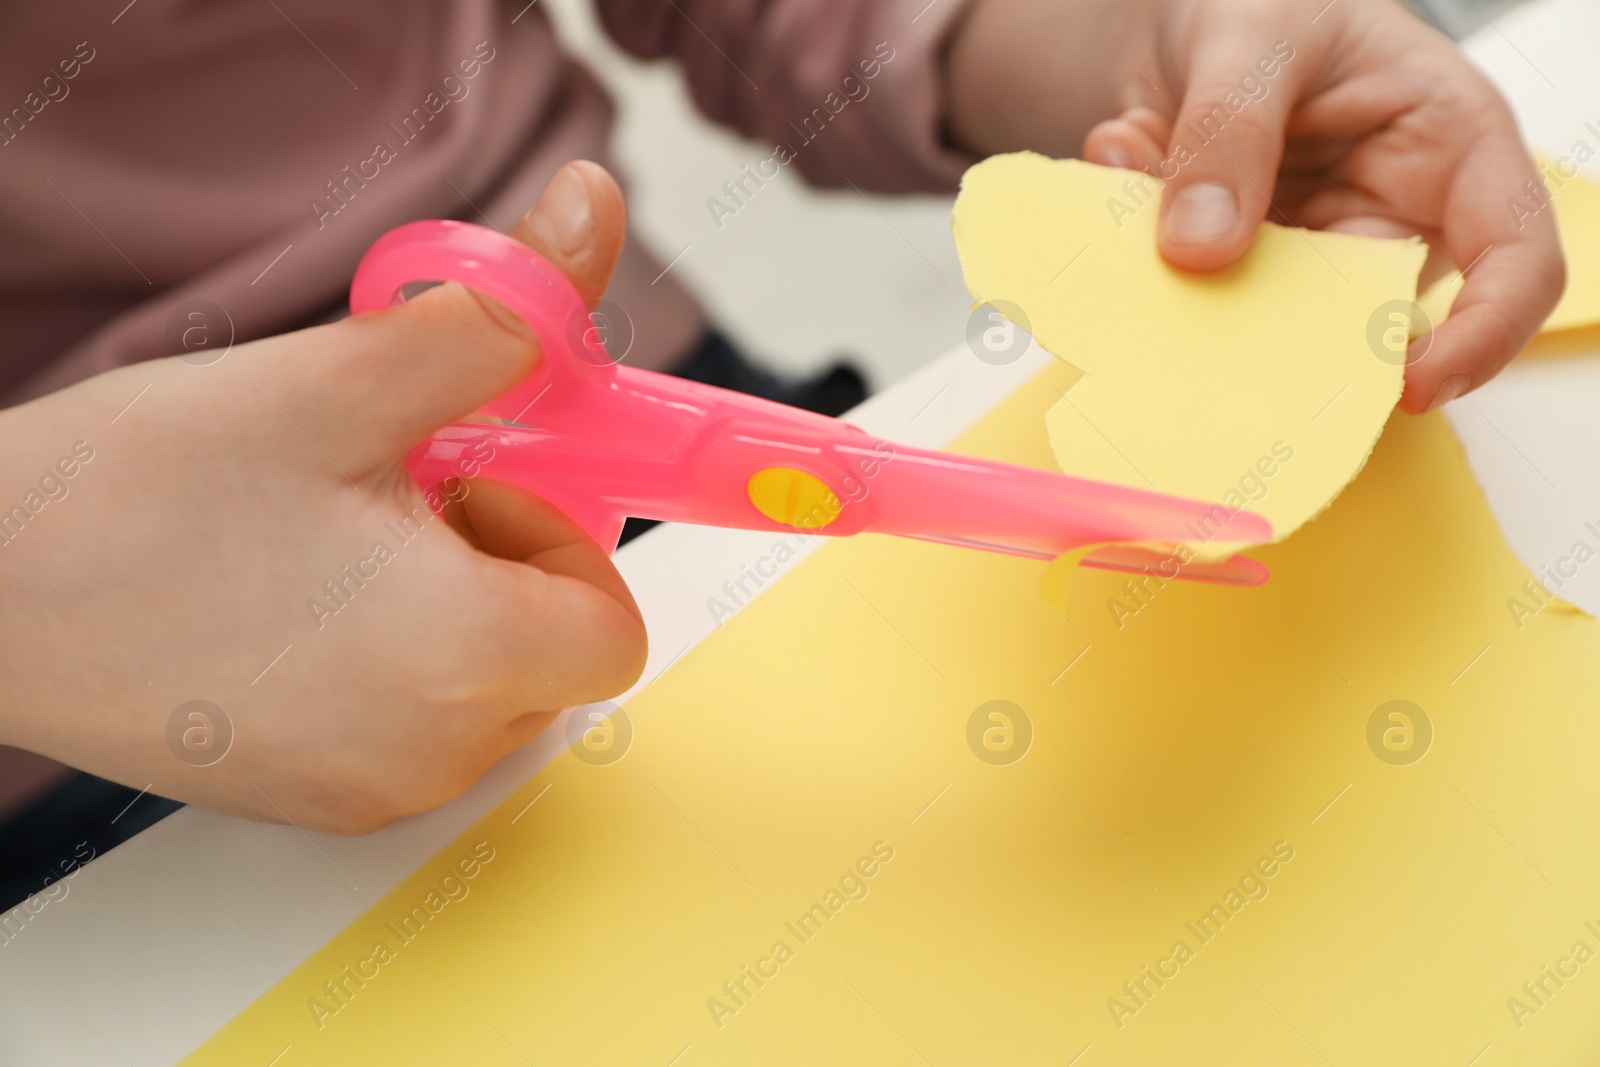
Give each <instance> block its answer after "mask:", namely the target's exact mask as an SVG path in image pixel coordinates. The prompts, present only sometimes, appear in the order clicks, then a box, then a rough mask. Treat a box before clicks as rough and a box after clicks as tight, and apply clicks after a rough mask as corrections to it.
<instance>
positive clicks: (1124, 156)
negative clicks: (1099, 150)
mask: <svg viewBox="0 0 1600 1067" xmlns="http://www.w3.org/2000/svg"><path fill="white" fill-rule="evenodd" d="M1105 153H1106V162H1107V163H1108V164H1109V165H1110V166H1113V167H1121V168H1122V169H1123V170H1129V169H1131V168H1132V167H1133V160H1132V159H1131V158H1130V157H1129V156H1128V153H1127V152H1125V151H1123V149H1122V146H1121V145H1115V144H1110V145H1106V147H1105Z"/></svg>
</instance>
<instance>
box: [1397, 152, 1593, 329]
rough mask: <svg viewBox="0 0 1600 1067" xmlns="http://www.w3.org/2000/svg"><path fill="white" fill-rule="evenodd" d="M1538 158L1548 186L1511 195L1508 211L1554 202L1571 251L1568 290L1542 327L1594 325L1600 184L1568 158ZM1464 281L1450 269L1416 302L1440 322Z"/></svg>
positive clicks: (1531, 210) (1529, 211) (1524, 213)
mask: <svg viewBox="0 0 1600 1067" xmlns="http://www.w3.org/2000/svg"><path fill="white" fill-rule="evenodd" d="M1537 162H1538V165H1539V170H1540V172H1541V173H1542V174H1543V175H1544V177H1545V190H1546V191H1544V192H1540V193H1539V196H1538V198H1537V199H1536V198H1535V197H1534V195H1533V193H1531V192H1529V191H1527V190H1524V191H1523V192H1522V195H1520V196H1517V197H1512V198H1508V199H1507V201H1506V210H1507V211H1508V212H1510V213H1511V214H1512V215H1514V216H1516V217H1519V218H1525V217H1528V216H1531V215H1534V214H1537V213H1538V212H1541V211H1546V210H1550V209H1551V208H1552V207H1553V209H1554V211H1555V213H1556V225H1557V228H1558V229H1559V230H1560V231H1561V246H1562V250H1563V251H1565V252H1566V255H1567V290H1566V292H1565V293H1563V294H1562V296H1561V302H1560V303H1558V304H1557V305H1556V307H1555V310H1554V311H1552V312H1551V313H1550V317H1549V318H1547V319H1545V320H1544V326H1543V327H1541V329H1540V332H1541V333H1555V332H1557V331H1561V330H1573V329H1577V328H1579V327H1584V326H1593V325H1595V324H1597V323H1600V183H1596V182H1594V181H1591V180H1590V179H1588V178H1585V177H1584V176H1583V175H1582V174H1576V173H1573V171H1574V170H1575V168H1574V167H1573V166H1572V164H1570V163H1568V164H1565V165H1558V164H1557V163H1555V162H1554V161H1552V160H1548V159H1541V160H1538V161H1537ZM1541 201H1543V204H1541ZM1490 254H1491V255H1492V254H1493V251H1492V250H1491V252H1490ZM1461 285H1462V277H1461V272H1460V271H1451V272H1450V273H1449V274H1446V275H1445V276H1444V277H1442V278H1440V279H1439V280H1438V281H1436V282H1434V283H1433V284H1432V285H1431V286H1429V287H1428V291H1427V292H1426V293H1425V294H1424V295H1423V296H1422V297H1421V298H1420V299H1419V300H1418V301H1417V302H1418V303H1420V304H1421V305H1422V308H1423V310H1424V311H1426V312H1427V313H1428V319H1429V321H1431V322H1432V323H1434V324H1435V325H1437V324H1438V323H1441V322H1443V321H1444V320H1445V318H1446V317H1447V316H1448V315H1449V314H1450V305H1452V304H1454V303H1455V299H1456V294H1458V293H1459V292H1461Z"/></svg>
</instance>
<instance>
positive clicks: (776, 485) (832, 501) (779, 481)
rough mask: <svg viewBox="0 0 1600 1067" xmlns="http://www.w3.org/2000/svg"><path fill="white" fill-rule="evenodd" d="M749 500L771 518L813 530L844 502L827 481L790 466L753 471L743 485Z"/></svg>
mask: <svg viewBox="0 0 1600 1067" xmlns="http://www.w3.org/2000/svg"><path fill="white" fill-rule="evenodd" d="M745 491H746V492H747V493H749V495H750V503H752V504H754V505H755V506H756V510H757V511H759V512H761V514H763V515H765V516H766V517H767V518H769V519H771V520H772V521H773V522H781V523H783V524H784V525H785V526H797V527H800V528H801V529H806V530H816V529H820V528H821V527H823V526H827V525H828V524H829V523H831V522H833V520H835V519H837V518H838V517H839V513H840V512H841V511H843V510H844V504H843V502H841V501H840V500H839V497H838V494H836V493H835V492H834V491H833V490H832V489H829V488H828V483H827V482H824V481H823V480H822V479H821V478H818V477H816V476H815V475H812V474H807V473H806V472H805V471H802V470H795V469H794V468H793V467H767V468H766V469H764V470H759V471H756V472H755V473H754V474H752V475H751V476H750V481H749V482H748V483H747V484H746V485H745Z"/></svg>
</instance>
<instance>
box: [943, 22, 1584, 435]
mask: <svg viewBox="0 0 1600 1067" xmlns="http://www.w3.org/2000/svg"><path fill="white" fill-rule="evenodd" d="M947 91H948V95H949V99H950V105H949V122H950V127H951V130H952V133H953V134H954V136H955V138H956V139H957V140H958V141H959V142H961V143H963V144H965V145H967V146H968V147H970V148H972V149H974V150H976V151H979V152H982V153H984V154H988V153H991V152H1001V151H1009V150H1014V149H1022V148H1031V149H1034V150H1036V151H1041V152H1045V153H1048V154H1051V155H1056V156H1068V155H1075V154H1077V153H1078V152H1079V149H1080V145H1081V148H1082V154H1083V156H1084V158H1086V159H1088V160H1089V161H1090V162H1094V163H1101V164H1106V165H1110V166H1120V167H1132V168H1137V169H1141V170H1145V171H1147V172H1149V173H1151V174H1153V175H1155V176H1156V177H1159V178H1161V179H1163V180H1164V181H1165V182H1166V183H1167V188H1166V193H1165V197H1164V199H1163V204H1162V226H1161V233H1160V243H1161V250H1162V252H1163V254H1164V255H1165V256H1166V257H1167V258H1168V260H1170V261H1171V262H1172V263H1174V264H1176V265H1178V266H1180V267H1186V268H1189V269H1194V270H1208V269H1212V268H1216V267H1220V266H1222V265H1224V264H1226V263H1229V262H1232V261H1233V260H1234V259H1235V258H1237V257H1238V256H1239V255H1241V254H1242V253H1243V252H1244V250H1245V249H1246V248H1248V247H1249V246H1250V243H1251V241H1252V239H1253V238H1254V236H1255V231H1256V227H1257V226H1258V225H1259V224H1260V223H1261V221H1262V220H1263V219H1265V218H1271V219H1273V220H1274V221H1276V222H1286V223H1292V224H1294V225H1299V226H1307V227H1311V228H1314V229H1331V230H1343V231H1345V232H1349V233H1364V234H1369V235H1375V236H1384V237H1399V236H1411V235H1418V234H1419V235H1421V236H1422V237H1423V238H1424V239H1425V240H1427V242H1428V244H1429V245H1430V246H1431V247H1432V248H1434V249H1439V250H1442V251H1443V252H1444V253H1447V254H1448V256H1449V258H1450V259H1452V260H1454V261H1455V263H1456V264H1457V265H1458V266H1460V267H1464V268H1467V280H1466V285H1465V287H1464V288H1463V289H1462V291H1461V294H1460V296H1459V297H1458V298H1457V300H1456V302H1455V305H1454V308H1453V310H1452V313H1451V315H1450V318H1449V320H1448V321H1447V322H1445V323H1444V324H1442V325H1439V326H1438V329H1437V332H1436V333H1435V334H1434V336H1433V337H1432V338H1431V339H1430V340H1429V341H1425V342H1421V343H1419V344H1418V345H1417V346H1415V347H1414V348H1413V351H1412V357H1413V359H1415V358H1416V357H1417V355H1418V353H1419V352H1421V351H1422V350H1423V346H1424V345H1426V346H1427V348H1426V357H1425V358H1422V359H1420V360H1418V361H1417V362H1415V363H1413V364H1412V365H1411V366H1410V367H1409V368H1408V370H1407V374H1406V389H1405V395H1404V398H1403V400H1402V401H1401V404H1402V406H1403V407H1404V408H1405V409H1406V410H1408V411H1413V412H1415V411H1423V410H1426V409H1429V408H1432V407H1435V406H1437V405H1438V404H1441V403H1443V402H1445V401H1447V400H1450V399H1453V398H1454V397H1456V396H1459V395H1461V394H1462V393H1465V392H1467V391H1469V390H1471V389H1473V388H1476V387H1477V386H1479V385H1482V384H1483V383H1484V382H1485V381H1487V380H1488V379H1489V378H1491V377H1493V376H1494V374H1495V373H1496V372H1498V371H1499V369H1500V368H1501V367H1502V366H1503V365H1504V364H1505V363H1506V362H1507V361H1508V360H1510V359H1511V357H1512V356H1514V355H1515V354H1516V353H1517V352H1518V351H1520V350H1521V349H1522V347H1523V346H1524V345H1525V344H1526V343H1527V341H1528V340H1529V338H1531V337H1532V336H1533V334H1534V332H1535V331H1536V330H1537V329H1538V327H1539V325H1540V323H1541V322H1543V321H1544V318H1545V316H1546V315H1548V314H1549V312H1550V310H1551V308H1553V307H1554V306H1555V304H1556V301H1557V300H1558V299H1559V297H1560V295H1561V289H1562V284H1563V279H1564V268H1563V262H1562V256H1561V251H1560V246H1559V241H1558V238H1557V235H1556V228H1555V220H1554V218H1553V213H1551V212H1548V211H1546V212H1540V213H1538V214H1535V215H1532V216H1531V217H1530V216H1528V214H1527V213H1526V212H1522V213H1520V214H1519V213H1518V212H1516V211H1514V210H1510V209H1508V204H1509V203H1510V202H1512V201H1514V200H1520V199H1524V198H1526V196H1527V190H1528V187H1529V186H1528V183H1530V182H1537V180H1538V174H1537V172H1536V171H1535V169H1534V166H1533V163H1532V162H1531V161H1530V159H1529V157H1528V152H1527V150H1526V148H1524V146H1523V144H1522V142H1521V139H1520V137H1519V136H1518V133H1517V129H1516V126H1515V124H1514V122H1513V120H1512V117H1511V114H1510V111H1509V110H1508V108H1507V107H1506V104H1505V101H1504V100H1502V99H1501V97H1500V95H1499V94H1498V93H1497V92H1496V91H1495V90H1494V89H1493V87H1491V86H1490V85H1489V83H1488V81H1487V80H1486V79H1484V78H1483V77H1482V75H1480V74H1479V73H1478V72H1477V71H1476V70H1474V69H1473V68H1472V67H1471V65H1470V64H1469V63H1468V62H1467V60H1466V59H1465V58H1464V57H1463V56H1462V54H1461V53H1460V51H1459V50H1457V49H1456V48H1455V46H1454V45H1452V44H1451V43H1450V42H1449V41H1447V40H1445V39H1444V38H1443V37H1441V36H1439V35H1438V34H1436V33H1434V32H1433V31H1432V30H1430V29H1428V28H1427V27H1426V26H1424V25H1423V24H1422V23H1421V22H1419V21H1418V20H1417V19H1415V18H1413V17H1412V16H1411V15H1409V14H1408V13H1406V12H1405V11H1404V9H1402V8H1401V7H1400V5H1399V4H1396V3H1393V2H1392V0H1334V2H1332V3H1326V5H1325V6H1324V3H1323V2H1321V0H1295V2H1289V0H1250V2H1243V0H1131V2H1126V3H1111V2H1107V0H1079V2H1076V3H1068V4H1060V3H1056V2H1055V0H977V3H976V5H975V7H974V8H973V10H972V11H971V12H970V14H969V15H968V16H967V19H966V21H965V22H964V23H963V25H962V27H961V29H960V30H959V31H958V33H957V35H956V38H955V40H954V41H953V42H952V47H951V51H950V58H949V66H948V78H947ZM1107 116H1114V117H1109V118H1108V117H1107ZM1535 188H1537V186H1535ZM1269 198H1270V199H1269ZM1075 251H1076V249H1070V250H1066V254H1067V256H1069V257H1070V255H1071V254H1072V253H1073V252H1075ZM1063 262H1065V260H1063Z"/></svg>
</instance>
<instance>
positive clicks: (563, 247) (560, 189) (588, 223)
mask: <svg viewBox="0 0 1600 1067" xmlns="http://www.w3.org/2000/svg"><path fill="white" fill-rule="evenodd" d="M527 221H528V228H529V229H531V230H532V231H533V232H534V234H535V235H537V236H538V237H539V239H540V240H541V241H543V242H544V244H545V246H546V248H548V249H549V250H550V251H551V252H556V253H559V254H561V255H567V256H573V255H577V254H578V253H579V252H581V251H583V249H584V246H585V245H587V244H588V243H589V241H590V238H591V237H592V235H593V233H594V211H593V206H592V205H591V203H590V201H589V187H588V185H586V184H585V183H584V180H583V178H582V177H581V176H580V175H579V174H578V172H577V171H576V170H575V169H574V168H572V167H570V166H568V167H562V168H561V169H560V170H558V171H556V176H555V177H554V178H551V179H550V184H549V185H547V186H545V190H544V192H543V193H542V194H541V195H540V197H539V200H538V202H537V203H535V204H534V205H533V207H532V208H531V209H530V210H529V211H528V216H527Z"/></svg>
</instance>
